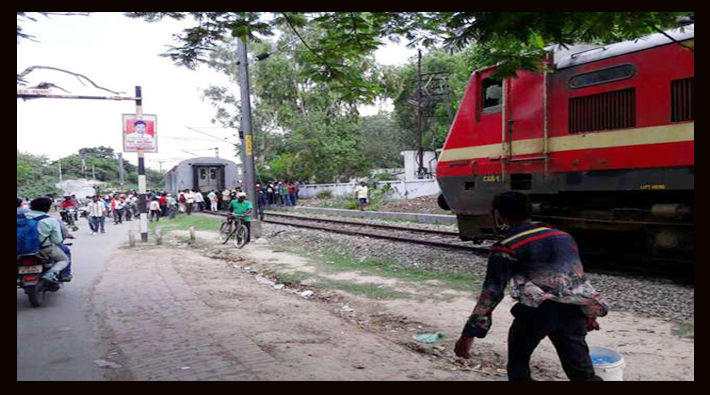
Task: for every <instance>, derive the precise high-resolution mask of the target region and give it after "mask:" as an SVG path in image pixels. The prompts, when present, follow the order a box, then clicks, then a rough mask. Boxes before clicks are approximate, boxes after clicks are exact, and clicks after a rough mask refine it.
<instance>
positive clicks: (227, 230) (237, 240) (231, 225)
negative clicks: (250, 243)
mask: <svg viewBox="0 0 710 395" xmlns="http://www.w3.org/2000/svg"><path fill="white" fill-rule="evenodd" d="M245 217H246V215H229V216H228V217H227V219H226V220H225V221H224V222H222V225H221V226H220V227H219V241H221V242H222V244H227V242H228V241H229V239H231V238H232V237H234V246H235V247H237V248H242V247H244V246H245V245H246V244H247V236H248V232H249V230H248V229H247V227H246V225H244V218H245Z"/></svg>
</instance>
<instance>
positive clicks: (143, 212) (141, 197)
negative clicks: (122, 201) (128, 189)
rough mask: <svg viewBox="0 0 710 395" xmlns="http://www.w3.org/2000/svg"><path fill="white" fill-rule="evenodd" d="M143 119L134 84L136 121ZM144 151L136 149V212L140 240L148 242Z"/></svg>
mask: <svg viewBox="0 0 710 395" xmlns="http://www.w3.org/2000/svg"><path fill="white" fill-rule="evenodd" d="M142 120H143V94H142V89H141V87H140V86H136V121H142ZM145 204H146V181H145V151H144V150H142V149H139V150H138V212H139V213H140V217H141V241H142V242H144V243H147V242H148V209H147V207H146V205H145Z"/></svg>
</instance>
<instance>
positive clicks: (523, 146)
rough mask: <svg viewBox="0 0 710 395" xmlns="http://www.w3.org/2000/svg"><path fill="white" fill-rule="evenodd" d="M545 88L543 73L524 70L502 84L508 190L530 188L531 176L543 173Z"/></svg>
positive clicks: (544, 157) (544, 166)
mask: <svg viewBox="0 0 710 395" xmlns="http://www.w3.org/2000/svg"><path fill="white" fill-rule="evenodd" d="M545 85H546V78H545V74H544V73H532V72H527V71H520V72H518V76H517V78H510V79H507V80H506V81H505V84H504V89H505V92H504V95H503V96H504V100H505V105H504V120H503V127H504V128H505V132H504V133H503V152H504V156H506V158H507V160H505V172H506V173H507V174H508V177H509V180H510V187H511V189H515V190H521V191H525V190H530V189H532V187H533V174H534V173H542V172H543V171H546V164H547V160H546V152H547V132H546V130H545V115H544V113H545V110H546V107H547V106H546V101H547V94H546V88H545Z"/></svg>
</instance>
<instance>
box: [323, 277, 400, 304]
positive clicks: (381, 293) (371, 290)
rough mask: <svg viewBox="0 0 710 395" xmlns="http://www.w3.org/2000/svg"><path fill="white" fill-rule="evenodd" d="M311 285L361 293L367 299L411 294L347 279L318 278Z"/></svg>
mask: <svg viewBox="0 0 710 395" xmlns="http://www.w3.org/2000/svg"><path fill="white" fill-rule="evenodd" d="M312 285H313V286H314V287H316V288H325V289H339V290H342V291H345V292H349V293H351V294H353V295H362V296H365V297H367V298H369V299H403V298H408V297H410V296H411V295H410V294H408V293H406V292H399V291H395V290H393V289H392V288H389V287H387V286H385V285H380V284H370V283H368V284H356V283H351V282H348V281H338V280H329V279H320V280H318V282H316V283H315V284H312Z"/></svg>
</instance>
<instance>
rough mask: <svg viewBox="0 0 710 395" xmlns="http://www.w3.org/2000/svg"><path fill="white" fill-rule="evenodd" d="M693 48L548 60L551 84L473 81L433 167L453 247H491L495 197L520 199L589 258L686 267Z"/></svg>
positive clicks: (643, 46) (669, 44)
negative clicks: (450, 221)
mask: <svg viewBox="0 0 710 395" xmlns="http://www.w3.org/2000/svg"><path fill="white" fill-rule="evenodd" d="M669 36H670V37H673V39H674V40H675V42H674V41H673V40H671V39H670V38H669ZM694 44H695V34H694V25H689V26H686V27H685V28H684V29H681V30H672V31H669V32H666V34H655V35H652V36H648V37H644V38H641V39H639V40H635V41H628V42H622V43H617V44H613V45H606V46H603V47H589V46H587V47H579V46H578V47H572V48H570V49H568V50H560V51H556V52H554V53H551V55H550V56H549V59H548V62H549V63H550V66H551V71H550V72H545V73H532V72H526V71H520V72H518V74H517V78H509V79H505V80H504V81H496V80H494V79H492V78H490V77H491V75H492V74H493V72H494V71H495V70H496V68H495V66H494V67H490V68H486V69H482V70H478V71H476V72H474V73H473V75H472V76H471V80H470V82H469V84H468V87H467V89H466V92H465V94H464V97H463V99H462V103H461V105H460V108H459V110H458V113H457V114H456V118H455V120H454V123H453V125H452V126H451V129H450V131H449V135H448V137H447V139H446V142H445V144H444V147H443V150H442V152H441V154H440V157H439V164H438V167H437V179H438V182H439V185H440V187H441V190H442V194H443V198H444V200H445V202H444V204H445V205H448V207H450V209H451V210H452V211H453V212H454V213H456V215H457V217H458V224H459V230H460V233H461V237H462V239H465V240H474V241H480V240H482V239H487V238H495V237H496V234H497V230H496V227H495V224H494V219H493V217H492V215H491V203H492V200H493V197H494V196H495V195H496V194H498V193H500V192H502V191H506V190H517V191H521V192H524V193H526V194H528V195H529V196H530V198H531V200H532V201H533V212H534V216H535V218H536V219H537V220H540V221H543V222H546V223H548V224H550V225H553V226H555V227H558V228H560V229H564V230H567V231H569V232H570V233H572V234H576V235H578V236H580V237H577V239H578V241H580V243H584V242H588V241H590V240H594V241H599V242H601V243H595V244H593V245H592V244H590V245H589V248H588V249H589V250H592V249H594V248H595V247H594V246H596V247H601V248H604V249H609V248H611V247H618V248H620V249H621V251H628V252H634V253H635V254H640V253H642V254H643V256H644V257H652V258H653V259H659V258H660V259H664V260H674V261H682V262H689V263H692V261H693V232H694V219H693V209H694V198H693V196H694V176H695V170H694V169H695V160H694V147H695V135H694V133H695V121H694V104H693V98H694V86H695V58H694V52H693V50H691V49H692V48H694ZM440 201H441V199H440Z"/></svg>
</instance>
